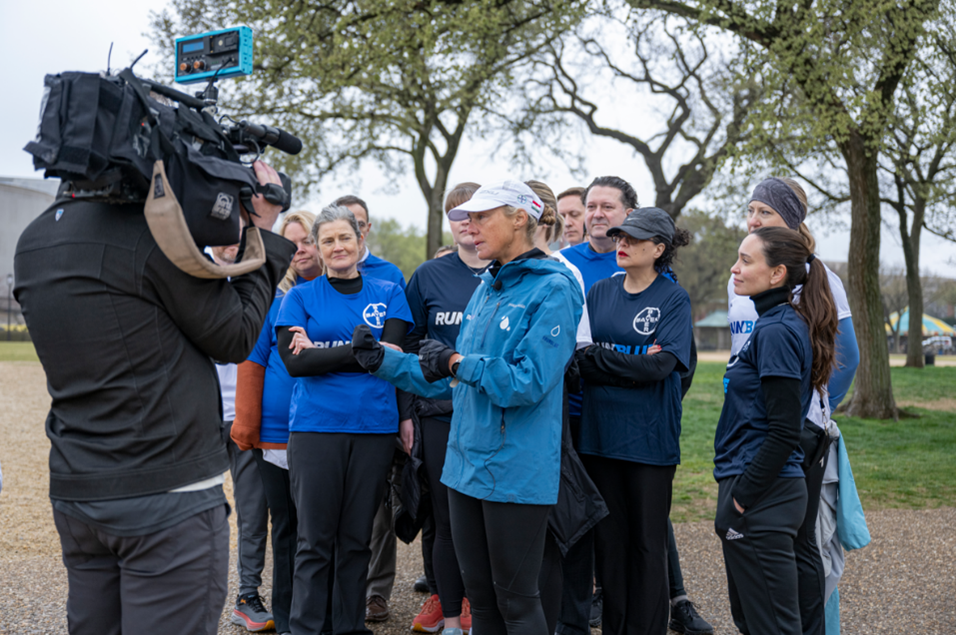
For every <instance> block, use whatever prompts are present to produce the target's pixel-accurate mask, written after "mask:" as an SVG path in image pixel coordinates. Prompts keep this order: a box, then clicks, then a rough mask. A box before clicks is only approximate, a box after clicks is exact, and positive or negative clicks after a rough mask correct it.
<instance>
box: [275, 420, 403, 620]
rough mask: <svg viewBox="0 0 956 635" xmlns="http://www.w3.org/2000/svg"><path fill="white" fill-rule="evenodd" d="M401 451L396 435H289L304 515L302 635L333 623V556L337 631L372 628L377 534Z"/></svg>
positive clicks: (297, 612) (299, 599)
mask: <svg viewBox="0 0 956 635" xmlns="http://www.w3.org/2000/svg"><path fill="white" fill-rule="evenodd" d="M394 452H395V435H394V434H331V433H316V432H293V433H292V434H290V435H289V450H288V455H289V478H290V481H291V484H292V497H293V499H294V500H295V506H296V511H297V513H298V518H299V525H298V536H299V542H298V549H297V551H296V555H295V582H294V584H293V587H292V614H291V617H290V624H291V627H292V633H293V634H294V635H314V634H315V633H320V632H322V628H323V626H325V625H326V624H327V621H326V616H327V611H328V602H329V583H330V571H331V569H332V564H333V557H334V564H335V573H334V586H333V588H332V627H333V630H334V631H335V633H336V634H337V635H353V634H356V633H358V634H363V635H367V634H368V633H370V632H371V631H369V629H368V628H366V626H365V582H366V576H367V575H368V563H369V559H370V557H371V554H372V552H371V549H369V541H370V540H371V537H372V521H373V520H374V518H375V512H376V510H377V509H378V506H379V502H380V501H381V500H382V498H383V497H384V496H385V476H386V474H387V473H388V468H389V466H390V465H391V463H392V455H393V453H394Z"/></svg>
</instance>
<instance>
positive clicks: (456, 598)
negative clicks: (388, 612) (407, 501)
mask: <svg viewBox="0 0 956 635" xmlns="http://www.w3.org/2000/svg"><path fill="white" fill-rule="evenodd" d="M450 427H451V424H450V423H446V422H444V421H442V420H440V419H434V418H432V417H424V418H423V419H422V420H421V430H422V454H423V456H424V459H425V472H426V473H427V474H428V487H429V489H430V490H431V499H432V517H433V518H434V522H435V539H434V545H435V546H434V548H433V549H432V568H433V570H434V572H435V584H436V586H437V587H438V599H439V600H441V612H442V615H444V616H445V617H458V616H460V615H461V599H462V598H463V597H464V596H465V583H464V582H462V579H461V568H460V567H459V566H458V557H457V556H456V555H455V543H454V541H453V540H452V535H451V519H450V517H449V515H448V488H447V487H446V486H445V484H444V483H442V482H441V472H442V469H443V468H444V467H445V450H446V449H447V447H448V430H449V428H450Z"/></svg>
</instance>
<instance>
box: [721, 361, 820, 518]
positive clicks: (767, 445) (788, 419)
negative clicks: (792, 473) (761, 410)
mask: <svg viewBox="0 0 956 635" xmlns="http://www.w3.org/2000/svg"><path fill="white" fill-rule="evenodd" d="M760 387H761V389H762V390H763V398H764V401H765V402H766V404H767V427H768V431H767V438H766V439H764V441H763V444H762V445H761V446H760V450H758V451H757V456H755V457H754V460H753V461H752V462H751V463H750V465H749V466H748V467H747V470H746V471H745V472H744V473H743V474H741V476H740V478H739V479H738V480H737V483H736V484H735V485H734V489H733V492H732V494H733V497H734V500H736V501H737V502H738V503H740V505H741V506H742V507H744V508H747V507H750V506H751V505H753V504H754V503H755V502H756V501H757V500H758V499H759V498H760V497H761V496H762V495H763V494H764V492H766V491H767V489H768V488H769V487H770V486H771V485H772V484H773V482H774V481H775V480H776V479H777V476H778V475H779V474H780V470H781V469H783V466H784V464H785V463H786V462H787V459H788V458H789V457H790V454H791V453H792V452H793V451H794V450H795V449H796V447H797V445H798V444H799V443H800V431H801V430H802V428H803V419H802V418H801V417H800V413H801V411H802V409H801V405H800V380H799V379H790V378H788V377H764V378H763V379H762V380H761V381H760Z"/></svg>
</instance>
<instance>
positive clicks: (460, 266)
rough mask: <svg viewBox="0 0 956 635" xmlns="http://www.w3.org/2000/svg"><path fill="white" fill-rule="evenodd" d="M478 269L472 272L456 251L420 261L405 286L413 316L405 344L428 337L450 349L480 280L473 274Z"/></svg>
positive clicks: (456, 337)
mask: <svg viewBox="0 0 956 635" xmlns="http://www.w3.org/2000/svg"><path fill="white" fill-rule="evenodd" d="M481 271H483V269H479V270H478V271H477V272H476V271H472V269H471V268H470V267H469V266H468V265H466V264H465V263H464V262H463V261H462V259H461V257H460V256H459V255H458V254H457V253H453V254H449V255H447V256H442V257H441V258H435V259H434V260H428V261H426V262H423V263H422V264H421V266H419V267H418V269H416V270H415V273H414V274H412V279H411V280H409V282H408V287H407V288H406V289H405V297H406V298H408V306H409V308H411V311H412V317H413V318H414V319H415V328H414V329H412V332H411V334H410V335H409V338H408V341H409V343H411V340H415V343H416V344H417V343H418V341H419V340H421V339H422V338H425V337H428V338H429V339H433V340H438V341H439V342H441V343H442V344H444V345H445V346H451V347H452V348H454V347H455V341H456V340H457V339H458V331H460V330H461V318H462V312H463V311H464V310H465V307H466V306H468V302H469V301H470V300H471V296H472V295H474V293H475V289H477V288H478V285H479V284H480V283H481V278H479V277H478V276H477V275H475V274H476V273H480V272H481ZM406 348H409V347H406Z"/></svg>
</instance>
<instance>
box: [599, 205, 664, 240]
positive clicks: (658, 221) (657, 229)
mask: <svg viewBox="0 0 956 635" xmlns="http://www.w3.org/2000/svg"><path fill="white" fill-rule="evenodd" d="M618 234H627V235H628V236H631V237H632V238H637V239H638V240H651V239H653V238H655V237H657V236H660V237H661V238H663V239H664V242H667V243H670V242H671V241H672V240H674V219H673V218H671V216H670V214H668V213H667V212H665V211H664V210H662V209H661V208H659V207H641V208H639V209H636V210H634V211H633V212H631V213H630V214H628V215H627V218H625V219H624V222H623V223H622V224H620V225H618V226H617V227H612V228H611V229H609V230H607V235H608V236H609V237H610V238H614V237H615V236H617V235H618Z"/></svg>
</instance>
